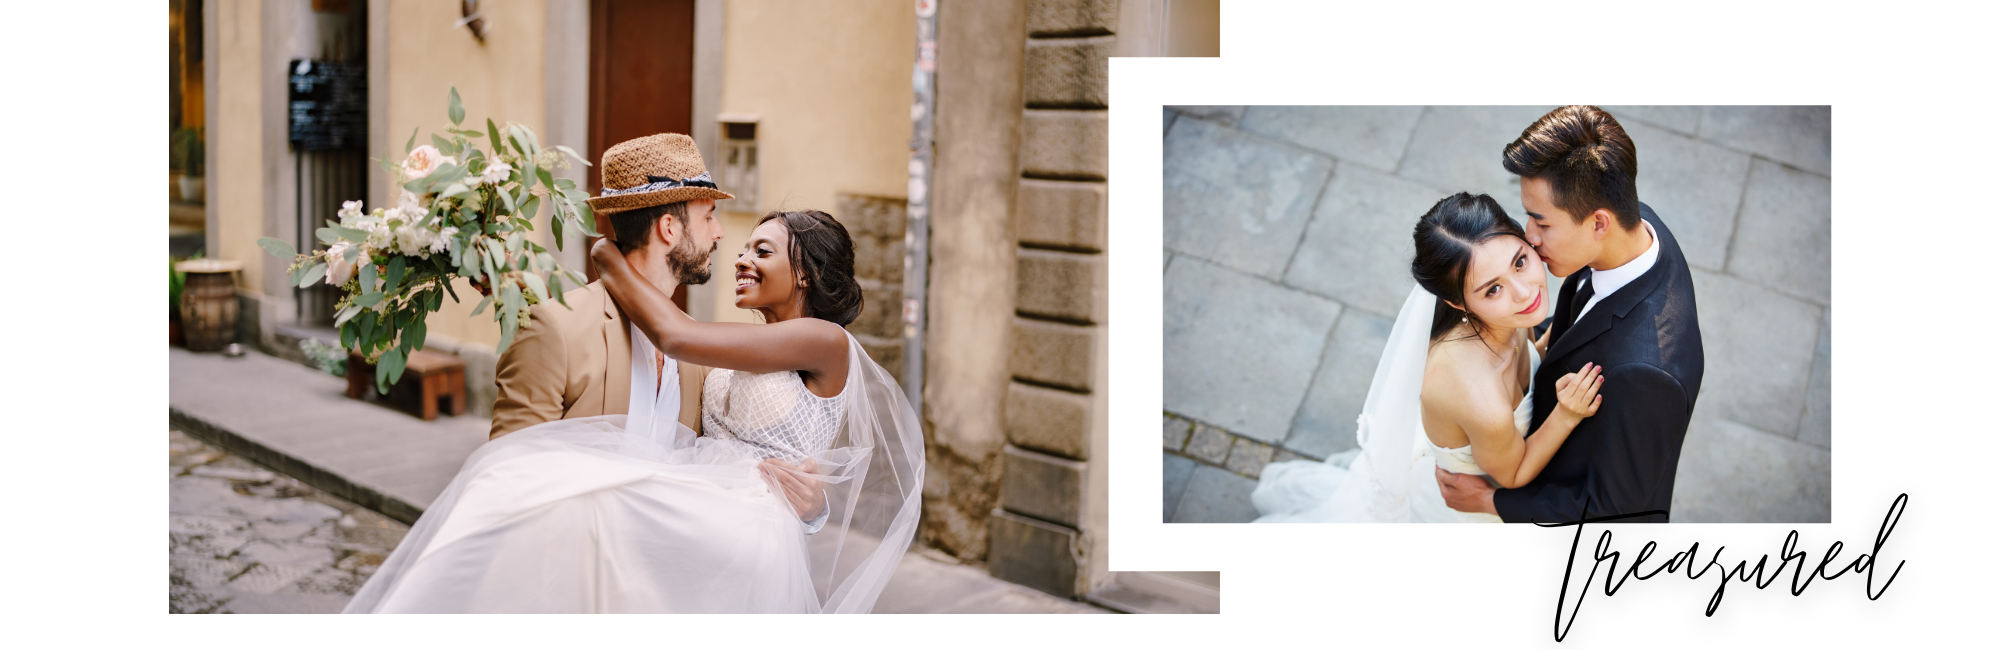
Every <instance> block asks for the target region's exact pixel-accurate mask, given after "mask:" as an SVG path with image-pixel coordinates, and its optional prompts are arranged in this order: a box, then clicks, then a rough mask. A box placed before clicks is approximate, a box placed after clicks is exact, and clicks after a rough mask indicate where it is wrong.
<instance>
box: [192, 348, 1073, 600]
mask: <svg viewBox="0 0 2000 650" xmlns="http://www.w3.org/2000/svg"><path fill="white" fill-rule="evenodd" d="M168 386H169V388H168V403H169V420H170V421H171V426H172V427H173V428H174V429H176V431H174V432H173V433H171V434H170V436H171V437H170V444H169V447H170V459H171V461H170V462H171V471H170V473H169V476H170V477H171V481H172V482H171V484H170V488H169V494H170V496H169V500H170V502H171V504H172V505H171V506H170V508H169V510H170V512H171V515H170V519H171V522H172V523H171V524H170V528H171V531H170V532H171V535H170V538H171V544H172V561H171V563H170V567H169V574H170V584H171V585H172V586H171V588H170V596H169V602H170V605H169V610H170V611H172V612H175V613H182V612H188V613H199V612H215V613H220V612H241V613H248V612H290V613H310V612H337V611H339V610H340V608H341V607H343V606H345V605H346V603H347V600H348V599H349V598H351V597H352V596H353V594H354V590H355V589H358V588H360V585H361V584H362V583H363V582H365V581H366V579H367V576H368V574H369V573H370V572H372V571H373V568H374V567H375V566H377V565H379V564H381V561H382V559H383V558H384V557H385V556H387V554H388V553H389V551H390V550H393V549H394V548H395V545H396V543H397V542H400V541H401V540H402V537H403V534H404V533H405V532H407V531H408V524H409V523H412V522H415V521H416V519H417V517H419V516H421V515H422V514H423V509H424V508H425V507H427V506H429V505H430V503H431V501H432V500H433V499H435V498H436V497H437V495H438V494H439V493H441V492H443V491H444V487H445V485H446V484H448V483H450V482H451V478H452V477H453V476H454V475H456V474H457V473H458V469H459V467H460V466H461V465H463V464H464V462H465V458H466V457H467V456H469V455H471V454H472V451H473V450H474V449H475V448H477V447H478V446H479V445H480V444H483V443H485V442H486V431H487V428H488V426H489V424H490V422H491V421H490V420H488V419H486V418H480V417H473V416H462V417H450V416H443V417H440V418H438V419H437V420H436V421H433V422H424V421H423V420H420V419H417V418H416V417H414V416H411V415H408V414H405V413H402V412H399V411H395V410H391V409H389V408H387V407H384V406H381V405H378V404H375V403H370V402H360V401H356V400H351V399H348V398H347V397H346V395H345V394H344V393H343V392H342V391H343V390H344V389H345V387H346V381H345V380H342V379H340V378H337V377H333V376H330V375H327V374H325V373H321V372H319V371H317V370H314V369H311V368H307V367H304V366H301V365H299V364H296V363H292V362H289V361H285V360H281V359H277V358H274V357H270V356H266V355H264V354H262V353H260V352H255V351H252V352H250V353H248V354H246V355H245V356H243V357H240V358H235V359H230V358H226V357H223V356H221V355H219V354H198V353H192V352H188V351H187V350H184V349H180V348H171V349H170V350H169V351H168ZM182 432H185V433H182ZM273 470H275V471H273ZM377 512H381V513H384V514H386V515H388V516H384V514H376V513H377ZM875 609H876V612H878V613H908V614H916V613H953V614H976V613H992V614H1069V613H1109V610H1105V609H1101V608H1098V607H1094V606H1091V605H1089V604H1085V603H1079V602H1075V601H1071V600H1066V599H1062V598H1057V597H1055V596H1050V595H1048V594H1044V593H1042V592H1039V591H1035V590H1033V589H1030V588H1028V587H1024V586H1021V585H1017V584H1014V583H1011V582H1007V581H1004V580H1000V579H998V578H994V577H992V576H989V575H987V573H986V571H985V570H984V569H983V568H980V567H973V566H963V565H959V564H957V563H955V562H953V561H951V560H950V559H949V557H948V556H946V555H943V554H940V553H935V552H932V551H929V550H927V549H922V548H912V549H911V552H910V553H909V554H907V555H905V556H904V558H903V562H902V564H901V565H899V566H898V567H897V568H896V576H895V578H893V579H892V580H891V581H890V583H889V586H888V588H887V590H885V591H884V592H883V594H882V597H881V600H879V601H878V602H877V603H876V608H875Z"/></svg>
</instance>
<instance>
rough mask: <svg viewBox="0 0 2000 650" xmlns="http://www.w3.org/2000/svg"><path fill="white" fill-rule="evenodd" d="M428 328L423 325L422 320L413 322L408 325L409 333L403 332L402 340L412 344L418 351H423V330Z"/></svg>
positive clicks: (424, 334)
mask: <svg viewBox="0 0 2000 650" xmlns="http://www.w3.org/2000/svg"><path fill="white" fill-rule="evenodd" d="M428 327H429V326H427V325H425V324H424V319H422V318H419V319H416V320H415V321H414V322H411V323H410V329H409V331H406V332H403V340H405V341H410V342H412V343H413V347H415V348H416V349H418V350H422V349H424V343H425V340H424V338H425V336H426V333H425V330H426V329H428Z"/></svg>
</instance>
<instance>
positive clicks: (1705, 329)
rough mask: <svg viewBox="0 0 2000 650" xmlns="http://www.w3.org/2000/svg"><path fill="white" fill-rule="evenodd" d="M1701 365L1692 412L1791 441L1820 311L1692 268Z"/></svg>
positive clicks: (1801, 407) (1800, 411)
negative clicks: (1703, 411) (1706, 413)
mask: <svg viewBox="0 0 2000 650" xmlns="http://www.w3.org/2000/svg"><path fill="white" fill-rule="evenodd" d="M1694 295H1695V311H1696V313H1697V314H1699V315H1700V317H1701V347H1702V355H1703V357H1704V362H1705V368H1704V370H1703V374H1702V380H1701V382H1702V390H1701V397H1700V398H1699V399H1697V400H1696V402H1695V407H1696V408H1697V409H1701V408H1706V409H1711V412H1712V413H1714V414H1715V415H1716V417H1719V418H1723V419H1727V420H1732V421H1736V422H1740V423H1743V424H1746V425H1749V426H1752V427H1755V428H1757V429H1761V430H1764V431H1768V432H1771V433H1773V434H1775V435H1779V436H1783V437H1784V438H1786V439H1788V440H1789V439H1792V438H1793V437H1795V436H1796V434H1797V432H1798V427H1799V417H1800V415H1801V414H1803V413H1804V412H1805V401H1806V384H1807V379H1808V373H1809V372H1810V371H1811V369H1812V364H1813V351H1814V348H1815V341H1816V340H1818V335H1819V329H1820V318H1821V316H1822V311H1821V310H1820V309H1819V308H1818V307H1817V306H1815V305H1812V304H1810V303H1807V302H1805V301H1802V300H1799V299H1797V298H1792V297H1789V296H1786V295H1784V294H1780V293H1778V292H1776V291H1772V290H1770V289H1765V288H1763V287H1759V286H1756V285H1754V284H1750V283H1748V282H1745V281H1743V280H1739V279H1736V278H1733V277H1730V276H1726V275H1720V274H1715V273H1709V272H1707V271H1703V270H1700V269H1695V270H1694Z"/></svg>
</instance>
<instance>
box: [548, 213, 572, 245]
mask: <svg viewBox="0 0 2000 650" xmlns="http://www.w3.org/2000/svg"><path fill="white" fill-rule="evenodd" d="M564 221H568V219H564V218H562V217H554V218H551V219H549V232H550V233H553V234H554V235H555V236H556V250H562V247H563V222H564Z"/></svg>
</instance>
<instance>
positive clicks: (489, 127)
mask: <svg viewBox="0 0 2000 650" xmlns="http://www.w3.org/2000/svg"><path fill="white" fill-rule="evenodd" d="M486 137H487V138H488V139H490V140H492V141H493V155H495V156H498V155H500V154H502V153H506V152H507V147H506V146H504V145H502V144H500V127H497V126H494V125H493V118H490V117H489V118H486Z"/></svg>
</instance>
